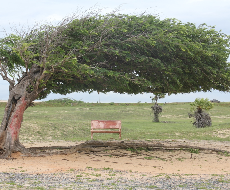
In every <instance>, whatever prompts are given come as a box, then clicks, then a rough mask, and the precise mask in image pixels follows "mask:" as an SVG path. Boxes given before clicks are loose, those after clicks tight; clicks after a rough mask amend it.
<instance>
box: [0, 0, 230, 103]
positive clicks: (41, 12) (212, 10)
mask: <svg viewBox="0 0 230 190" xmlns="http://www.w3.org/2000/svg"><path fill="white" fill-rule="evenodd" d="M0 5H1V10H0V38H2V37H4V35H5V34H6V33H8V34H9V33H10V32H11V29H12V28H18V29H21V28H23V29H25V30H26V29H27V28H28V27H31V26H33V25H35V24H42V23H47V22H58V21H60V20H61V19H62V18H64V17H67V16H71V15H72V14H80V12H81V11H83V12H84V11H87V10H96V9H101V12H102V13H109V12H112V11H114V10H116V9H119V12H120V13H124V14H140V13H143V12H146V13H149V14H152V15H158V16H159V17H160V18H161V19H165V18H176V19H178V20H180V21H182V22H183V23H186V22H191V23H194V24H196V25H197V26H198V25H200V24H202V23H206V24H207V25H209V26H215V28H216V30H218V31H220V30H221V31H222V32H223V33H225V34H228V35H230V24H229V23H230V13H229V10H230V0H116V1H114V0H87V1H82V0H20V1H19V0H7V1H6V0H0ZM229 61H230V59H229ZM8 86H9V85H8V83H7V82H6V81H3V80H2V79H1V78H0V90H1V92H0V100H7V99H8V96H9V92H8V89H9V87H8ZM150 96H152V94H148V93H147V94H146V93H144V94H138V95H128V94H116V93H112V92H110V93H107V94H102V93H99V94H98V93H96V92H93V93H91V94H88V93H81V92H80V93H72V94H67V95H66V96H63V95H60V94H50V95H48V97H47V98H46V99H43V100H44V101H45V100H50V99H59V98H73V99H75V100H81V101H84V102H101V103H107V102H108V103H109V102H117V103H136V102H148V103H149V102H151V98H150ZM229 97H230V93H224V92H219V91H216V90H214V91H211V92H207V93H204V92H197V93H188V94H176V95H170V96H166V97H165V98H163V99H160V100H159V102H167V103H168V102H193V101H194V100H195V99H196V98H208V99H210V100H212V99H218V100H219V101H221V102H230V99H229Z"/></svg>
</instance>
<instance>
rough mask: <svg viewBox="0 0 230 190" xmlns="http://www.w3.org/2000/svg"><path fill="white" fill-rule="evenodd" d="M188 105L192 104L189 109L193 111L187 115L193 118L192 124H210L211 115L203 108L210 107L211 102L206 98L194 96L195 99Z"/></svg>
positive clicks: (198, 126) (201, 126) (203, 125)
mask: <svg viewBox="0 0 230 190" xmlns="http://www.w3.org/2000/svg"><path fill="white" fill-rule="evenodd" d="M190 105H191V106H192V107H191V111H193V112H194V114H190V113H189V117H194V118H195V121H194V122H193V125H195V126H196V127H197V128H204V127H206V126H211V125H212V120H211V117H210V116H209V114H208V113H206V112H204V111H203V110H210V109H212V108H213V103H211V102H210V101H209V100H208V99H207V98H206V99H204V98H196V99H195V101H194V102H193V103H191V104H190Z"/></svg>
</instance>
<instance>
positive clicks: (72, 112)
mask: <svg viewBox="0 0 230 190" xmlns="http://www.w3.org/2000/svg"><path fill="white" fill-rule="evenodd" d="M160 105H161V106H162V107H163V112H162V114H161V117H160V122H159V123H154V122H152V119H153V114H152V111H151V106H152V104H149V103H135V104H116V103H109V104H105V103H82V102H79V103H76V104H72V106H71V105H70V104H68V105H66V106H61V105H59V104H58V105H52V104H43V103H39V104H38V105H37V106H35V107H30V108H28V109H27V110H26V112H25V114H24V119H23V123H22V128H21V133H20V139H21V141H22V142H26V141H29V142H30V141H32V142H33V141H54V140H55V141H56V140H58V141H59V140H64V141H85V140H90V123H91V120H121V121H122V139H123V140H124V139H126V140H127V139H130V140H137V139H138V140H148V139H162V140H164V139H188V140H191V139H195V140H219V141H229V140H230V135H229V134H230V113H229V111H230V103H226V102H225V103H220V104H215V105H214V108H213V109H212V110H210V111H209V113H210V116H211V118H212V126H211V127H207V128H195V127H194V126H193V125H192V121H193V119H192V118H189V117H188V112H190V105H189V103H168V104H165V105H164V104H160ZM3 113H4V105H1V107H0V117H1V118H3ZM111 138H113V139H119V135H118V134H98V133H95V134H94V139H95V140H109V139H111Z"/></svg>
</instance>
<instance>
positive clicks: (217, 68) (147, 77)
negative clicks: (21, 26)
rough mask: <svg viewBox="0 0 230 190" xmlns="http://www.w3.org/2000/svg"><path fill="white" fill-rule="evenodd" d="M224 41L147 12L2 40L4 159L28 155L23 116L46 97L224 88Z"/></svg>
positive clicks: (78, 21) (76, 21)
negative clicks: (6, 94) (22, 138)
mask: <svg viewBox="0 0 230 190" xmlns="http://www.w3.org/2000/svg"><path fill="white" fill-rule="evenodd" d="M228 56H229V36H227V35H225V34H223V33H221V32H218V31H216V30H215V29H214V28H213V27H208V26H206V25H205V24H204V25H200V26H198V27H196V26H195V24H192V23H185V24H183V23H181V22H180V21H177V20H175V19H165V20H160V19H159V18H158V17H155V16H152V15H123V14H117V13H116V14H107V15H99V14H97V13H95V14H94V13H92V14H89V15H85V16H82V17H70V18H65V19H64V20H63V21H62V22H60V23H59V24H57V25H55V26H52V25H41V26H40V27H34V28H33V29H31V30H30V31H28V32H23V33H14V34H10V35H8V36H6V37H5V38H2V39H0V74H1V76H2V78H3V79H4V80H6V81H8V82H9V99H8V102H7V105H6V108H5V113H4V117H3V120H2V123H1V128H0V149H2V151H3V152H4V154H3V155H2V157H8V156H10V155H11V153H12V152H15V151H21V152H25V151H26V149H25V148H24V146H23V145H22V144H20V142H19V130H20V127H21V124H22V121H23V113H24V111H25V110H26V109H27V108H28V107H29V106H31V105H32V102H33V101H34V100H36V99H42V98H45V97H46V96H47V95H48V94H50V93H51V92H53V93H60V94H67V93H71V92H76V91H88V92H91V91H98V92H104V93H106V92H109V91H114V92H118V93H130V94H137V93H141V92H150V93H170V94H171V93H180V92H185V93H188V92H195V91H202V90H203V91H209V90H211V89H218V90H221V91H226V90H228V89H229V82H230V81H229V77H228V73H229V67H228V64H227V58H228Z"/></svg>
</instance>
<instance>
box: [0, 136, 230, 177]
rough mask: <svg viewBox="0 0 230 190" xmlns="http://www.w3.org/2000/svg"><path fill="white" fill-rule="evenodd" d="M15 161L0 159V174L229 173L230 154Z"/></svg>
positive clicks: (121, 153) (117, 153)
mask: <svg viewBox="0 0 230 190" xmlns="http://www.w3.org/2000/svg"><path fill="white" fill-rule="evenodd" d="M161 143H162V144H164V145H166V146H175V145H190V146H194V147H197V146H198V147H205V148H216V149H221V150H225V151H229V152H230V142H214V141H213V142H212V141H184V140H177V141H170V140H169V141H162V142H161ZM76 144H79V142H77V143H74V142H52V143H36V144H24V145H26V147H33V146H40V147H42V146H74V145H76ZM12 158H13V159H10V160H0V166H1V167H0V172H26V173H58V172H66V171H71V170H80V171H84V170H85V169H88V168H93V169H94V168H95V169H96V168H98V169H101V168H112V169H113V170H120V171H132V172H143V173H149V174H159V173H165V174H174V173H177V174H229V173H230V154H228V155H224V154H217V153H216V152H213V151H200V152H199V153H191V152H189V151H184V150H176V151H166V150H156V151H144V150H142V151H140V152H139V154H136V153H133V152H131V151H130V150H120V149H119V150H109V151H104V152H97V153H92V152H77V153H73V154H69V155H53V156H46V157H25V156H23V155H21V154H20V153H14V154H13V155H12Z"/></svg>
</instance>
